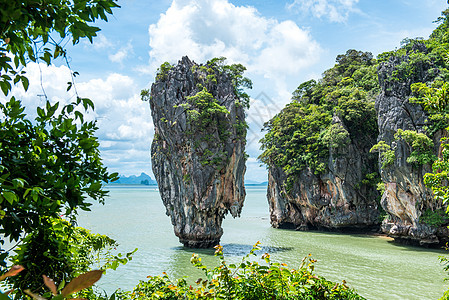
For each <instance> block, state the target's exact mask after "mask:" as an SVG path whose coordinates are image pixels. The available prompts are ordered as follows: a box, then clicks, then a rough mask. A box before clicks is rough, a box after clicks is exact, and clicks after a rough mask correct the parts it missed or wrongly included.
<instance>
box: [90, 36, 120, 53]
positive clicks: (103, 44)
mask: <svg viewBox="0 0 449 300" xmlns="http://www.w3.org/2000/svg"><path fill="white" fill-rule="evenodd" d="M85 43H86V44H87V45H88V46H90V45H93V47H94V48H95V49H96V50H103V49H109V48H111V47H112V46H114V44H113V43H112V42H111V41H109V40H108V38H107V37H105V36H104V35H103V34H101V33H100V34H99V35H98V36H97V37H96V38H95V39H93V44H90V42H88V41H85Z"/></svg>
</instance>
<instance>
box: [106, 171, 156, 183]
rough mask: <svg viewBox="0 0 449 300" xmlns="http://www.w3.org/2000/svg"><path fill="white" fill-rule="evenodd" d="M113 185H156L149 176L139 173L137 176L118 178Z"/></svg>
mask: <svg viewBox="0 0 449 300" xmlns="http://www.w3.org/2000/svg"><path fill="white" fill-rule="evenodd" d="M114 184H144V185H155V184H157V182H156V180H153V179H152V178H151V177H150V176H149V175H147V174H145V173H141V174H140V175H139V176H136V175H131V176H129V177H127V176H120V178H119V179H118V180H117V181H114Z"/></svg>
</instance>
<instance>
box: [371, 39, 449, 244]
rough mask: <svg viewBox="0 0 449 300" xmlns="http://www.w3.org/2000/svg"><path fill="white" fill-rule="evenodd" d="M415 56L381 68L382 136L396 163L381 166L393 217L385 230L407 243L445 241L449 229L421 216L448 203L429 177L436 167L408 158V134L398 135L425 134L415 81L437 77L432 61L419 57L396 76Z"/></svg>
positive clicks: (379, 108) (386, 206) (378, 103)
mask: <svg viewBox="0 0 449 300" xmlns="http://www.w3.org/2000/svg"><path fill="white" fill-rule="evenodd" d="M413 50H414V51H418V52H422V53H426V51H427V50H426V47H425V46H424V45H422V44H421V45H419V44H418V45H417V47H416V48H415V49H413ZM409 60H410V59H409V56H408V55H405V56H402V57H392V58H390V60H389V61H388V62H385V63H383V64H381V65H380V67H379V69H378V74H379V82H380V85H381V88H382V91H381V93H380V95H379V96H378V97H377V99H376V111H377V114H378V125H379V137H378V140H379V141H385V142H386V143H387V144H388V145H390V146H391V148H392V149H394V153H395V159H394V162H393V163H392V164H391V165H390V166H387V167H382V166H381V167H380V169H381V177H382V181H383V182H384V184H385V192H384V194H383V195H382V199H381V205H382V207H383V209H384V210H385V211H386V212H387V214H388V216H387V218H386V219H385V220H384V221H383V223H382V230H383V232H385V233H387V234H389V235H390V236H392V237H394V238H395V239H397V240H399V241H403V242H411V243H419V244H421V245H428V244H436V243H441V242H443V241H444V240H446V239H447V236H448V233H447V230H446V229H445V228H444V227H442V228H437V227H433V226H430V225H427V224H425V223H423V222H422V221H421V220H420V218H421V217H422V215H423V213H424V212H425V211H426V210H428V209H430V210H432V211H434V210H435V209H441V207H442V204H441V203H439V202H438V201H435V200H434V199H433V197H432V193H431V191H430V189H428V188H427V187H426V186H425V185H424V182H423V175H424V174H425V173H428V172H432V168H431V166H430V165H429V164H424V165H416V164H410V163H409V162H407V158H408V157H410V154H411V151H412V148H411V146H410V145H409V144H408V143H407V142H406V141H404V140H402V139H397V138H395V136H394V135H395V133H396V132H397V130H398V129H402V130H413V131H416V132H419V133H425V127H426V126H427V125H428V124H427V121H426V120H427V118H428V116H427V114H426V112H425V111H424V110H423V108H422V107H421V105H419V104H413V103H410V102H409V98H410V93H411V92H410V86H411V84H413V83H415V82H428V81H431V80H432V79H433V78H432V76H435V73H436V72H435V71H431V72H429V70H431V69H432V63H431V62H430V61H422V62H415V63H414V65H413V70H415V72H414V74H413V76H407V77H406V78H403V79H402V80H395V79H394V76H397V74H398V69H399V68H400V66H404V65H405V64H407V63H409ZM432 138H433V142H434V144H435V147H434V149H433V152H434V154H435V155H437V154H438V152H439V144H440V143H439V140H440V138H441V132H437V133H436V134H435V135H434V136H433V137H432Z"/></svg>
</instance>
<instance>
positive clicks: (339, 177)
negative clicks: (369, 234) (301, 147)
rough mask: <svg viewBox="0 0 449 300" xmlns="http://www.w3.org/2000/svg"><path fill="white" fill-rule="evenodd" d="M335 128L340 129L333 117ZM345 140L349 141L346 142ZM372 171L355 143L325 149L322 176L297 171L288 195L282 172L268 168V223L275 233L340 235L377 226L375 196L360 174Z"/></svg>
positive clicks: (365, 151)
mask: <svg viewBox="0 0 449 300" xmlns="http://www.w3.org/2000/svg"><path fill="white" fill-rule="evenodd" d="M333 123H334V124H342V125H341V126H344V125H343V122H342V121H341V120H340V119H339V118H338V117H334V118H333ZM348 139H349V138H348ZM369 166H373V157H372V156H371V155H370V154H369V149H366V148H365V149H363V148H362V149H361V148H360V147H359V145H357V143H355V142H351V141H350V142H349V144H346V145H345V146H343V147H339V148H331V149H330V150H329V158H328V167H327V169H326V171H325V172H324V173H322V174H319V175H317V174H315V173H314V172H313V171H312V170H311V169H310V168H306V169H304V170H303V171H301V172H300V174H299V176H297V178H296V179H295V181H294V183H293V185H292V186H293V187H292V189H291V190H290V191H287V190H286V187H285V185H284V183H285V182H286V180H287V176H286V173H285V172H284V171H283V170H282V169H281V168H279V167H276V166H271V167H270V168H269V172H268V179H269V181H268V193H267V197H268V203H269V207H270V218H271V224H272V226H273V227H276V228H293V229H297V230H308V229H321V230H322V229H325V230H339V231H359V230H360V231H367V230H372V229H373V230H375V229H376V227H377V226H378V224H379V211H378V204H377V202H376V198H377V193H376V190H375V188H374V187H373V186H372V185H369V184H363V180H366V177H365V175H366V174H364V173H363V172H369V173H371V172H375V170H374V169H371V170H366V167H369Z"/></svg>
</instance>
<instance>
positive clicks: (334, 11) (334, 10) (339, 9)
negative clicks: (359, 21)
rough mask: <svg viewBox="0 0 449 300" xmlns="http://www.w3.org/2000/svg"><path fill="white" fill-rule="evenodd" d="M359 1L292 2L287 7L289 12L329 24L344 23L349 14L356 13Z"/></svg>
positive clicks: (302, 0)
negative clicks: (306, 15) (323, 20)
mask: <svg viewBox="0 0 449 300" xmlns="http://www.w3.org/2000/svg"><path fill="white" fill-rule="evenodd" d="M358 2H359V0H294V1H293V2H292V3H290V4H288V5H287V8H288V9H290V10H297V11H300V12H303V13H308V14H312V15H313V16H315V17H317V18H327V19H329V20H330V21H331V22H344V21H346V20H347V19H348V16H349V13H351V12H354V11H357V9H356V8H355V5H356V4H357V3H358Z"/></svg>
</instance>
